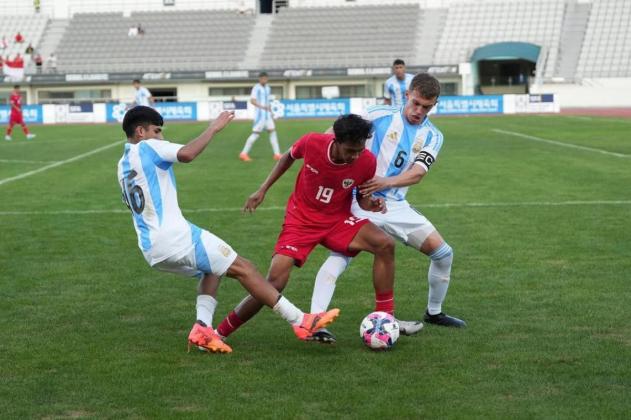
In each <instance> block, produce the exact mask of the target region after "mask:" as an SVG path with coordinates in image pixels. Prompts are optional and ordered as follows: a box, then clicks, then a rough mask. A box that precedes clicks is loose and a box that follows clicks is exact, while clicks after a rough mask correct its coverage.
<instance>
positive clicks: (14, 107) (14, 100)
mask: <svg viewBox="0 0 631 420" xmlns="http://www.w3.org/2000/svg"><path fill="white" fill-rule="evenodd" d="M9 104H10V105H11V114H10V115H9V126H8V127H7V133H6V135H5V136H4V139H5V140H7V141H11V140H13V138H12V137H11V132H12V131H13V126H14V125H15V124H20V125H21V126H22V131H23V132H24V134H25V135H26V138H27V139H28V140H30V139H33V138H35V134H33V133H30V132H29V131H28V127H27V126H26V124H25V123H24V115H23V114H22V94H21V93H20V86H19V85H15V86H13V92H11V96H9Z"/></svg>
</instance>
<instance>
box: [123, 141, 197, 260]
mask: <svg viewBox="0 0 631 420" xmlns="http://www.w3.org/2000/svg"><path fill="white" fill-rule="evenodd" d="M182 147H183V145H181V144H175V143H170V142H168V141H165V140H156V139H153V140H143V141H140V142H139V143H136V144H131V143H126V144H125V152H124V153H123V157H122V158H121V160H120V161H119V162H118V181H119V183H120V187H121V189H122V192H123V200H124V201H125V203H126V204H127V206H128V207H129V208H130V210H131V213H132V218H133V221H134V227H135V228H136V234H137V235H138V246H139V247H140V249H141V250H142V253H143V255H144V256H145V259H146V260H147V262H148V263H149V264H150V265H154V264H157V263H158V262H160V261H163V260H165V259H167V258H169V257H171V256H173V255H176V254H179V253H181V252H184V251H186V250H188V249H190V248H192V247H193V238H192V232H191V226H190V225H189V223H188V222H187V221H186V219H184V216H182V212H181V210H180V206H179V205H178V201H177V188H176V185H175V175H174V174H173V163H175V162H177V161H178V160H177V152H178V151H179V150H180V149H181V148H182Z"/></svg>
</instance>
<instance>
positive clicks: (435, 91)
mask: <svg viewBox="0 0 631 420" xmlns="http://www.w3.org/2000/svg"><path fill="white" fill-rule="evenodd" d="M408 89H409V90H410V92H417V93H419V94H420V95H421V97H423V98H425V99H432V98H438V97H439V96H440V83H439V82H438V79H436V78H435V77H434V76H432V75H431V74H428V73H419V74H417V75H416V76H414V78H413V79H412V81H411V82H410V87H409V88H408Z"/></svg>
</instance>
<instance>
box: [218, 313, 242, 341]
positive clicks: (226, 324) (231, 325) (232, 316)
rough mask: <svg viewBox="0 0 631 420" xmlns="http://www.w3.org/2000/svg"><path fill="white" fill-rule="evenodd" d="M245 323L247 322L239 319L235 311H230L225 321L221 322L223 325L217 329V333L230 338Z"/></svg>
mask: <svg viewBox="0 0 631 420" xmlns="http://www.w3.org/2000/svg"><path fill="white" fill-rule="evenodd" d="M244 323H245V322H244V321H242V320H241V318H239V316H238V315H237V313H236V312H235V311H230V313H229V314H228V316H227V317H225V318H224V319H223V321H221V324H219V326H218V327H217V333H219V335H221V336H223V337H228V336H229V335H230V334H232V333H233V332H235V331H236V330H237V328H239V327H240V326H241V325H243V324H244Z"/></svg>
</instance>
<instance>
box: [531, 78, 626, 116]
mask: <svg viewBox="0 0 631 420" xmlns="http://www.w3.org/2000/svg"><path fill="white" fill-rule="evenodd" d="M530 90H531V92H530V93H554V94H555V98H556V99H557V101H558V102H559V105H560V106H561V109H562V110H563V109H564V108H631V79H630V78H624V79H623V78H610V79H583V81H582V82H581V84H561V83H559V84H555V83H545V84H543V85H541V86H533V87H532V88H531V89H530Z"/></svg>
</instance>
